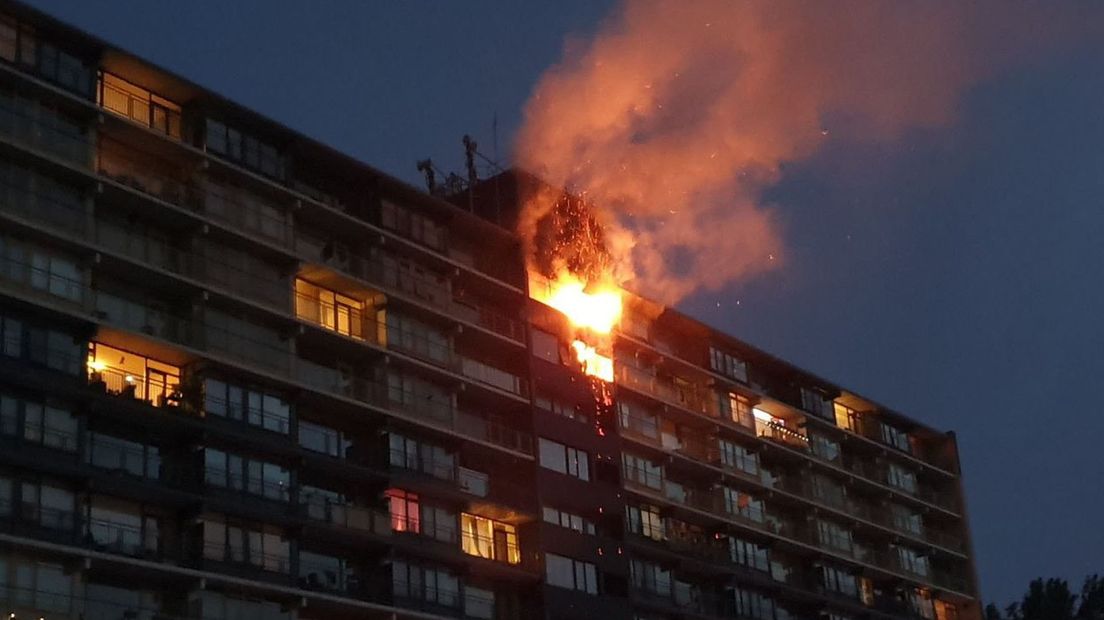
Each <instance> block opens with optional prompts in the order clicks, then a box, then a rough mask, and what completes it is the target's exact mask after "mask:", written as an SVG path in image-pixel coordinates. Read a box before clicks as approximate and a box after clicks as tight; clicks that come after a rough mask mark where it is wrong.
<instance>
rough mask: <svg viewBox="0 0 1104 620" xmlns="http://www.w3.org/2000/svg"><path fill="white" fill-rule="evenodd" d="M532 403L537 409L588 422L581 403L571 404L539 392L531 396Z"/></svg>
mask: <svg viewBox="0 0 1104 620" xmlns="http://www.w3.org/2000/svg"><path fill="white" fill-rule="evenodd" d="M533 404H534V405H535V406H536V407H537V409H541V410H543V411H548V412H551V413H554V414H556V415H560V416H563V417H565V418H569V419H571V420H575V421H576V422H582V423H583V424H590V416H589V415H587V414H586V413H585V412H584V411H583V405H580V404H572V403H569V402H565V401H563V400H559V399H557V398H554V397H552V396H549V395H547V394H540V393H538V394H536V395H535V396H534V397H533Z"/></svg>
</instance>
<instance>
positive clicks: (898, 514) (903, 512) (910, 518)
mask: <svg viewBox="0 0 1104 620" xmlns="http://www.w3.org/2000/svg"><path fill="white" fill-rule="evenodd" d="M889 512H890V514H891V515H892V516H893V527H895V528H897V529H898V530H901V531H903V532H909V533H910V534H916V535H920V534H921V533H922V532H923V531H924V522H923V517H921V516H920V515H919V514H917V513H915V512H913V511H912V510H911V509H909V508H907V507H905V506H902V505H900V504H892V503H891V504H890V505H889Z"/></svg>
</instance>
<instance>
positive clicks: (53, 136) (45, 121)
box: [0, 91, 95, 169]
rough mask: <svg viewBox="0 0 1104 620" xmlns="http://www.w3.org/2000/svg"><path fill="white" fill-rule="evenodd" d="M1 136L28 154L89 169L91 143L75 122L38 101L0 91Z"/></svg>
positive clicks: (93, 149) (91, 153)
mask: <svg viewBox="0 0 1104 620" xmlns="http://www.w3.org/2000/svg"><path fill="white" fill-rule="evenodd" d="M0 134H2V135H3V136H4V137H5V138H6V139H8V140H10V141H11V142H12V143H14V144H16V145H18V146H20V147H22V148H25V149H27V150H30V151H34V152H36V153H39V154H42V155H45V156H47V157H52V158H56V159H59V160H61V161H63V162H65V163H67V164H71V165H74V166H77V167H79V168H82V169H88V168H89V167H90V164H91V162H92V156H93V153H94V152H95V148H94V144H93V143H92V140H90V139H89V137H88V136H87V135H86V134H85V131H84V129H83V128H82V127H81V126H80V124H79V123H78V122H76V121H74V120H70V119H67V118H64V117H63V116H61V115H60V114H58V113H57V112H55V111H53V110H51V109H49V108H47V107H45V106H43V105H42V104H40V103H39V102H37V101H34V100H32V99H27V98H24V97H20V96H18V95H13V94H12V93H9V92H3V91H0Z"/></svg>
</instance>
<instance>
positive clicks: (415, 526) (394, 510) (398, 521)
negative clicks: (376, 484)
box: [387, 489, 422, 534]
mask: <svg viewBox="0 0 1104 620" xmlns="http://www.w3.org/2000/svg"><path fill="white" fill-rule="evenodd" d="M387 497H388V498H389V501H390V504H391V529H392V530H393V531H395V532H411V533H414V534H418V533H420V532H421V531H422V520H421V510H420V509H419V503H418V495H417V494H415V493H410V492H408V491H403V490H401V489H391V490H389V491H388V492H387Z"/></svg>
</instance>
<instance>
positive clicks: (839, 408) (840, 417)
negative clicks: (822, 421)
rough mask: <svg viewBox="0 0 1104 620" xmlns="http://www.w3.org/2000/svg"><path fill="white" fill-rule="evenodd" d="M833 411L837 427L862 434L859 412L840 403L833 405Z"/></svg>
mask: <svg viewBox="0 0 1104 620" xmlns="http://www.w3.org/2000/svg"><path fill="white" fill-rule="evenodd" d="M833 409H834V412H835V416H836V426H838V427H840V428H842V429H844V430H847V431H851V432H852V433H861V432H862V430H861V427H860V424H859V422H860V419H861V418H860V417H859V414H858V412H856V411H855V410H854V409H851V408H850V407H845V406H844V405H841V404H839V403H833Z"/></svg>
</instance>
